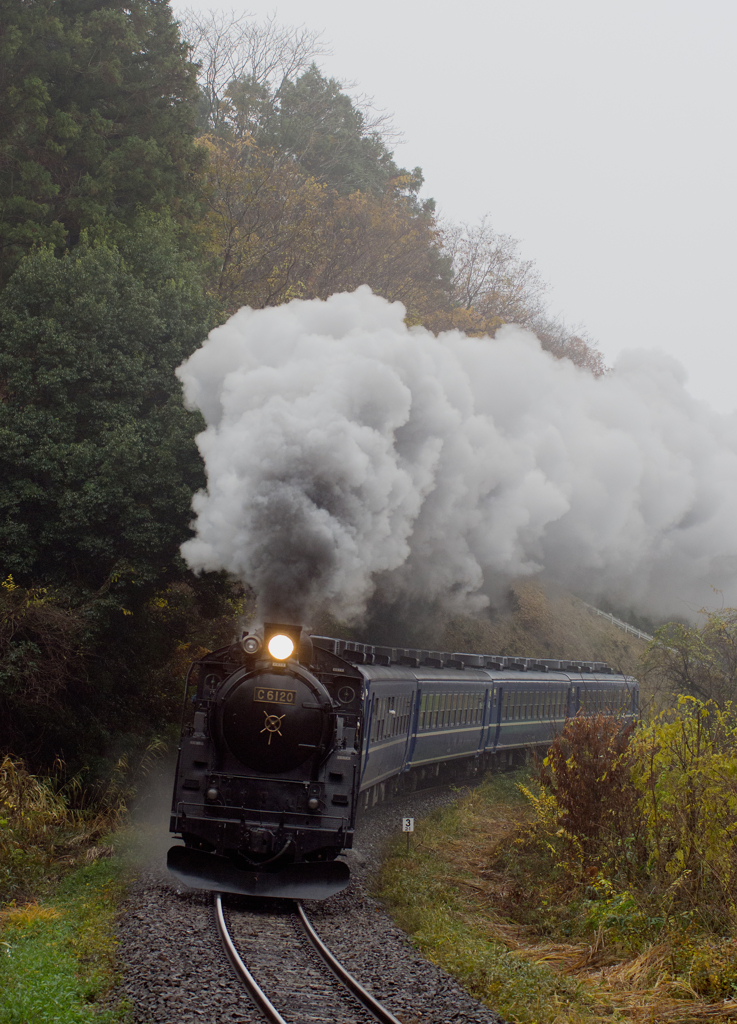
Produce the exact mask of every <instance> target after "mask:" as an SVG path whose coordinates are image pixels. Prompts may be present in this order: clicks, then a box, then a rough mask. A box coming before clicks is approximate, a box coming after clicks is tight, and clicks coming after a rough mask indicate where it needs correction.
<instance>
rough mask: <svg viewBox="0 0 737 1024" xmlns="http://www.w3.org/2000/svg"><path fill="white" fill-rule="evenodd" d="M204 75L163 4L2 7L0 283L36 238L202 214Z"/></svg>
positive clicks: (62, 239) (54, 2)
mask: <svg viewBox="0 0 737 1024" xmlns="http://www.w3.org/2000/svg"><path fill="white" fill-rule="evenodd" d="M197 101H198V90H197V80H196V68H195V66H194V65H193V64H192V63H191V62H190V61H189V59H188V49H187V47H186V46H185V44H183V43H182V42H181V40H180V38H179V34H178V29H177V25H176V23H175V22H174V21H173V19H172V14H171V10H170V8H169V6H168V4H166V3H164V2H161V0H128V2H127V3H125V4H123V3H121V2H119V0H118V2H116V0H34V2H31V3H29V2H25V0H3V10H2V18H1V19H0V111H1V112H2V113H0V286H1V285H2V284H3V283H4V281H6V280H7V277H8V275H9V273H11V272H12V269H13V268H14V266H15V265H16V264H17V263H18V261H19V259H20V258H21V257H22V256H23V255H24V253H25V252H27V251H28V249H29V247H30V246H31V245H33V244H35V243H37V242H52V243H54V244H55V245H60V244H65V243H67V244H75V243H76V242H77V241H78V239H79V236H80V232H81V231H82V230H83V229H84V228H85V227H88V226H92V225H95V224H104V223H107V224H110V223H114V222H116V221H124V222H130V221H131V220H132V219H133V218H134V216H135V214H136V210H137V209H139V208H140V207H145V208H147V209H149V210H155V211H156V210H158V211H162V210H165V209H168V210H170V211H171V212H173V214H174V215H175V216H176V217H178V218H180V219H181V218H186V217H187V216H188V215H190V214H191V213H192V212H193V208H194V205H195V201H196V183H195V181H194V180H193V172H194V171H196V170H197V169H198V168H199V167H201V166H202V162H203V160H204V154H203V153H202V152H201V151H200V150H199V149H198V148H197V146H196V144H195V135H196V114H197Z"/></svg>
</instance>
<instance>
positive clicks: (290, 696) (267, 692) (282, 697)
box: [253, 686, 297, 704]
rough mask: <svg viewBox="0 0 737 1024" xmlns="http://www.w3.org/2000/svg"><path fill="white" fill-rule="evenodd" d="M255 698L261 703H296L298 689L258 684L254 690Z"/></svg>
mask: <svg viewBox="0 0 737 1024" xmlns="http://www.w3.org/2000/svg"><path fill="white" fill-rule="evenodd" d="M253 699H254V700H255V701H259V702H260V703H261V704H294V702H295V701H296V699H297V691H296V690H275V689H273V688H272V687H267V686H257V687H256V689H255V690H254V691H253Z"/></svg>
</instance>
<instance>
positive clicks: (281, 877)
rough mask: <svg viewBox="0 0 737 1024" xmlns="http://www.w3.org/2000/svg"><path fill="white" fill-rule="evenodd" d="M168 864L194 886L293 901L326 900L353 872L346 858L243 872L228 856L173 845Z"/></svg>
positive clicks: (345, 883)
mask: <svg viewBox="0 0 737 1024" xmlns="http://www.w3.org/2000/svg"><path fill="white" fill-rule="evenodd" d="M166 866H167V867H168V869H169V871H171V873H172V874H173V875H176V877H177V878H178V879H180V881H182V882H184V884H185V885H187V886H189V887H190V888H192V889H212V890H214V891H216V892H236V893H240V894H241V895H243V896H272V897H274V896H276V897H280V898H282V899H291V900H325V899H327V898H328V896H333V895H335V893H336V892H340V890H341V889H345V887H346V886H347V885H348V882H349V881H350V877H351V873H350V871H349V870H348V865H347V864H345V863H343V861H337V860H333V861H320V862H318V861H313V862H312V863H309V864H290V865H289V867H286V868H284V869H283V870H282V871H272V872H269V871H241V870H240V869H239V868H237V867H236V866H235V864H233V863H232V861H229V860H227V859H226V858H225V857H218V856H217V854H214V853H203V851H202V850H191V849H189V848H188V847H186V846H172V847H170V849H169V852H168V854H167V855H166Z"/></svg>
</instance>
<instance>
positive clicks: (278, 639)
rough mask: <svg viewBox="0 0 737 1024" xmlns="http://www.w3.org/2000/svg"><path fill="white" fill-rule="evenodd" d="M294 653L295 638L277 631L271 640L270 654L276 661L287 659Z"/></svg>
mask: <svg viewBox="0 0 737 1024" xmlns="http://www.w3.org/2000/svg"><path fill="white" fill-rule="evenodd" d="M293 653H294V640H292V638H291V637H288V636H285V635H284V633H275V634H274V636H272V638H271V639H270V640H269V654H270V655H271V657H272V658H273V659H274V661H286V660H287V658H290V657H291V656H292V654H293Z"/></svg>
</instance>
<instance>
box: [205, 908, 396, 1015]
mask: <svg viewBox="0 0 737 1024" xmlns="http://www.w3.org/2000/svg"><path fill="white" fill-rule="evenodd" d="M213 902H214V910H215V925H216V927H217V931H218V935H219V937H220V940H221V942H222V944H223V948H224V950H225V953H226V956H227V957H228V960H229V961H230V963H231V965H232V967H233V970H234V972H235V975H236V977H237V978H238V980H239V981H240V982H242V983H243V985H244V986H245V987H246V989H247V991H248V993H249V995H250V996H251V998H252V1000H253V1001H254V1003H255V1004H256V1006H257V1007H258V1008H259V1010H261V1012H262V1013H263V1015H264V1017H265V1018H266V1020H268V1021H270V1022H271V1024H292V1022H293V1024H303V1022H310V1024H313V1022H314V1024H323V1022H324V1024H365V1022H375V1021H379V1022H381V1024H401V1022H400V1021H399V1020H397V1018H396V1017H395V1016H394V1015H393V1014H392V1013H390V1011H389V1010H387V1009H386V1007H384V1006H382V1005H381V1003H380V1002H378V1000H376V999H374V997H373V996H372V995H371V994H370V993H369V992H367V991H366V989H364V988H363V986H362V985H360V984H359V983H358V982H357V981H356V980H355V978H353V977H352V975H351V974H350V973H349V972H348V971H346V969H345V968H344V967H342V965H341V964H340V963H339V961H338V960H337V959H336V958H335V957H334V956H333V954H332V953H331V952H330V950H329V949H328V948H327V946H326V945H325V944H324V943H323V942H322V940H321V939H320V937H319V936H318V934H317V932H316V931H315V929H314V928H313V927H312V925H311V923H310V921H309V919H308V917H307V915H306V914H305V912H304V910H303V908H302V906H301V905H300V904H298V903H294V902H292V901H291V900H279V901H265V900H244V899H243V898H240V899H239V898H234V897H224V896H221V895H220V894H215V896H214V899H213Z"/></svg>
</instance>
